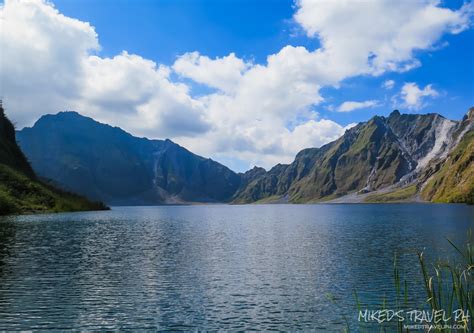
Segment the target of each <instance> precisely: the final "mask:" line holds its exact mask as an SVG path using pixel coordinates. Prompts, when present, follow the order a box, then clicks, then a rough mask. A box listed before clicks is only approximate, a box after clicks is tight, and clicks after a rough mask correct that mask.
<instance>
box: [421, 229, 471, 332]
mask: <svg viewBox="0 0 474 333" xmlns="http://www.w3.org/2000/svg"><path fill="white" fill-rule="evenodd" d="M448 242H449V243H450V244H451V246H452V247H453V248H454V249H455V250H456V252H457V253H458V254H459V255H460V261H458V262H450V261H449V260H448V261H446V262H442V261H440V262H438V263H436V264H435V265H434V267H433V273H431V272H430V270H429V266H428V265H427V263H426V262H425V259H424V257H423V253H419V254H418V258H419V262H420V267H421V271H422V273H423V281H424V287H425V290H426V293H427V303H428V305H429V307H430V309H432V310H434V311H438V310H446V312H448V313H452V312H453V311H455V310H462V311H463V312H464V313H465V314H468V315H469V316H472V315H473V313H474V312H473V309H474V288H473V287H474V245H473V236H472V232H469V237H468V241H467V244H466V245H465V248H464V249H462V248H459V247H458V246H456V245H455V244H454V243H453V242H451V241H450V240H449V239H448ZM448 324H450V325H455V324H463V325H464V326H465V328H464V329H457V330H455V329H449V328H448V329H436V328H435V329H434V330H433V332H451V331H453V332H454V331H456V332H460V331H461V332H474V325H473V320H472V318H470V317H469V318H468V317H465V318H464V320H463V322H462V323H460V322H457V323H455V322H454V317H453V318H452V321H451V322H448Z"/></svg>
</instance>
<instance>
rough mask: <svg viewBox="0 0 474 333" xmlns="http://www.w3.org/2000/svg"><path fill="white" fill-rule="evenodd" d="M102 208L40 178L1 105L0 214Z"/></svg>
mask: <svg viewBox="0 0 474 333" xmlns="http://www.w3.org/2000/svg"><path fill="white" fill-rule="evenodd" d="M105 208H106V207H105V206H104V205H103V204H101V203H94V202H91V201H89V200H87V199H85V198H83V197H80V196H77V195H74V194H71V193H67V192H64V191H61V190H58V189H56V188H54V187H53V186H50V185H48V184H45V183H44V182H41V181H39V180H38V179H37V178H36V176H35V174H34V172H33V170H32V169H31V167H30V165H29V163H28V161H27V160H26V158H25V156H24V155H23V153H22V152H21V150H20V149H19V148H18V146H17V144H16V142H15V131H14V128H13V125H12V124H11V122H10V121H9V120H8V119H7V117H6V116H5V114H4V110H3V107H2V106H0V215H5V214H22V213H36V212H64V211H83V210H101V209H105Z"/></svg>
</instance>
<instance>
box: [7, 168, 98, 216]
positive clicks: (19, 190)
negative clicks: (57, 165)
mask: <svg viewBox="0 0 474 333" xmlns="http://www.w3.org/2000/svg"><path fill="white" fill-rule="evenodd" d="M105 208H106V207H105V206H104V205H103V204H102V203H99V202H96V203H94V202H90V201H89V200H87V199H85V198H84V197H80V196H78V195H74V194H72V193H68V192H64V191H61V190H58V189H56V188H54V187H52V186H49V185H46V184H44V183H41V182H38V181H35V180H33V179H31V178H30V177H28V176H26V175H25V174H22V173H20V172H18V171H15V170H13V169H12V168H10V167H8V166H6V165H1V164H0V215H6V214H20V213H22V214H24V213H42V212H44V213H46V212H54V213H56V212H66V211H86V210H103V209H105Z"/></svg>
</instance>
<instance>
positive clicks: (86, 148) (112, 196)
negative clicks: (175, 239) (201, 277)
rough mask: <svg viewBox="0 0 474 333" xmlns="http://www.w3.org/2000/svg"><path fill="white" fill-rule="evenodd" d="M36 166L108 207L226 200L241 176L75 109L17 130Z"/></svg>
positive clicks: (43, 174) (42, 173) (44, 175)
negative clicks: (97, 119) (99, 120)
mask: <svg viewBox="0 0 474 333" xmlns="http://www.w3.org/2000/svg"><path fill="white" fill-rule="evenodd" d="M18 141H19V144H20V146H21V147H22V149H23V150H24V152H25V153H26V155H27V156H28V158H29V159H30V161H31V163H32V166H33V168H34V170H35V171H36V172H37V174H38V175H39V176H40V177H42V178H47V179H50V180H52V181H53V182H54V183H56V184H59V185H60V186H61V187H63V188H65V189H67V190H70V191H74V192H76V193H80V194H83V195H85V196H87V197H89V198H92V199H94V200H101V201H104V202H106V203H108V204H112V205H153V204H168V203H185V202H226V201H228V200H230V198H232V195H233V194H234V193H235V192H236V191H237V189H238V188H239V186H240V181H241V178H240V176H239V175H238V174H236V173H235V172H233V171H232V170H230V169H229V168H227V167H225V166H223V165H221V164H219V163H217V162H215V161H213V160H211V159H206V158H203V157H201V156H198V155H195V154H193V153H191V152H190V151H188V150H186V149H185V148H183V147H181V146H179V145H177V144H176V143H174V142H172V141H170V140H149V139H146V138H138V137H134V136H132V135H130V134H129V133H127V132H125V131H123V130H122V129H120V128H117V127H112V126H109V125H106V124H102V123H99V122H97V121H95V120H93V119H92V118H88V117H84V116H82V115H80V114H79V113H77V112H60V113H58V114H56V115H46V116H43V117H42V118H40V119H39V120H38V121H37V122H36V124H35V125H34V126H33V127H32V128H25V129H23V130H21V131H19V132H18Z"/></svg>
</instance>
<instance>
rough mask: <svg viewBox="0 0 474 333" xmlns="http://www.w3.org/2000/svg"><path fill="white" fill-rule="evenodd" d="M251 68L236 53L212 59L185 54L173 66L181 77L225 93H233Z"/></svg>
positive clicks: (194, 53) (195, 54) (197, 54)
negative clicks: (244, 74)
mask: <svg viewBox="0 0 474 333" xmlns="http://www.w3.org/2000/svg"><path fill="white" fill-rule="evenodd" d="M249 67H250V64H247V63H245V62H244V61H243V60H242V59H239V58H237V57H236V56H235V54H234V53H231V54H229V55H228V56H226V57H222V58H217V59H210V58H209V57H206V56H202V55H200V54H199V53H198V52H191V53H185V54H183V55H182V56H180V57H179V58H178V59H177V60H176V62H175V63H174V65H173V69H174V70H175V71H176V73H178V74H180V75H181V76H184V77H187V78H190V79H192V80H194V81H196V82H199V83H203V84H206V85H208V86H210V87H213V88H217V89H221V90H223V91H233V90H234V88H235V86H236V85H238V83H239V81H240V80H241V79H242V75H243V73H244V72H245V71H246V70H247V69H248V68H249Z"/></svg>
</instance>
